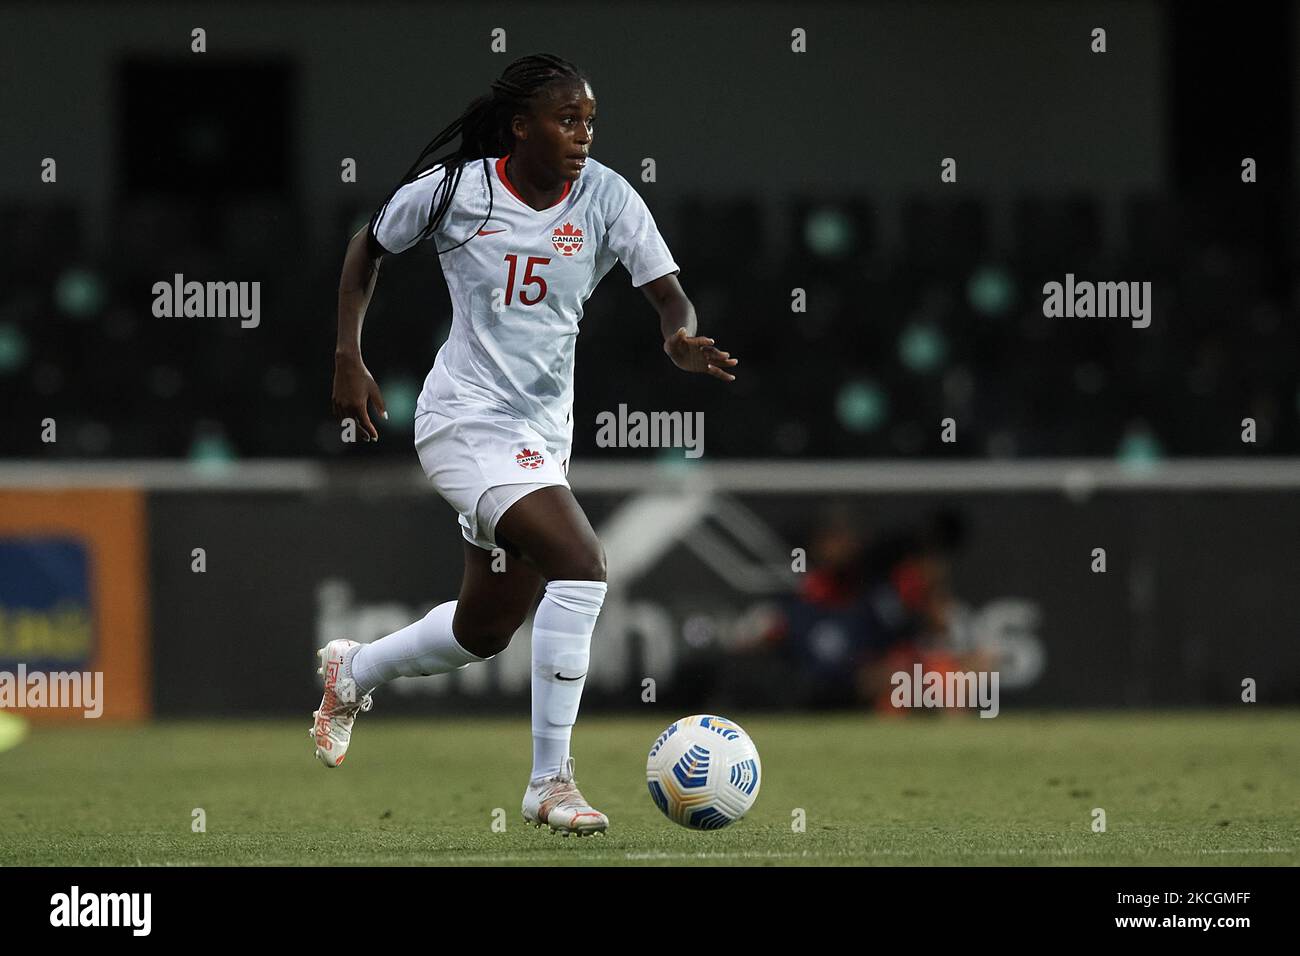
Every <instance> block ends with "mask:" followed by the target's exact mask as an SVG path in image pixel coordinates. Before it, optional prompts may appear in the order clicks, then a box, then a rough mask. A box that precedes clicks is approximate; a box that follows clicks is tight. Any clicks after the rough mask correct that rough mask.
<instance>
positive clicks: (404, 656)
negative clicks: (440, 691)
mask: <svg viewBox="0 0 1300 956" xmlns="http://www.w3.org/2000/svg"><path fill="white" fill-rule="evenodd" d="M455 614H456V602H455V601H448V602H446V603H445V604H439V605H438V606H437V607H435V608H434V609H433V610H432V611H430V612H429V613H428V614H426V615H425V616H424V617H422V618H421V619H420V620H418V621H416V622H415V623H414V624H408V625H406V627H404V628H402V629H401V630H399V631H394V632H393V633H392V634H389V635H387V636H386V637H381V638H380V639H379V640H377V641H373V642H371V643H370V644H363V645H361V647H360V648H358V649H357V651H356V653H354V654H353V655H352V661H351V672H352V679H353V680H355V681H356V682H357V691H358V693H362V694H365V693H369V692H370V691H372V690H374V689H375V688H376V687H378V686H379V685H380V684H386V683H388V682H389V681H390V680H393V679H394V678H397V677H417V676H421V675H427V674H446V673H447V672H448V671H454V670H459V669H460V668H462V667H464V666H465V665H467V664H473V663H475V662H479V661H485V660H489V658H486V657H478V656H477V655H475V654H471V653H470V652H469V651H467V650H465V648H463V647H461V646H460V642H459V641H457V640H456V635H454V634H452V632H451V621H452V618H453V617H454V616H455Z"/></svg>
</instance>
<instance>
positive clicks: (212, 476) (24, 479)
mask: <svg viewBox="0 0 1300 956" xmlns="http://www.w3.org/2000/svg"><path fill="white" fill-rule="evenodd" d="M570 480H571V482H572V484H573V487H574V489H575V490H576V491H578V492H583V491H596V492H600V491H605V492H628V491H653V490H673V489H682V488H690V489H692V490H697V491H703V490H716V491H725V492H749V493H754V494H788V493H791V492H805V493H806V492H872V493H893V494H902V493H908V492H914V493H915V492H943V491H951V492H1015V491H1059V492H1063V493H1066V494H1069V495H1071V496H1077V497H1087V496H1088V495H1089V494H1091V493H1092V492H1094V491H1144V490H1145V491H1209V490H1214V491H1220V490H1222V491H1259V490H1268V489H1274V490H1276V489H1288V490H1289V489H1300V458H1274V459H1263V460H1258V461H1243V460H1242V459H1239V458H1203V459H1184V460H1180V461H1174V462H1165V463H1162V464H1157V465H1151V466H1148V467H1144V468H1135V467H1131V466H1125V465H1120V464H1117V463H1116V462H1114V461H1112V460H1110V459H1090V458H1076V459H1056V460H1048V461H1044V460H1041V459H1039V460H1035V461H996V462H994V461H974V462H910V461H883V462H882V461H874V460H872V461H844V460H831V461H788V462H787V461H779V460H763V459H753V460H735V461H726V462H718V463H710V464H699V463H694V462H687V461H682V462H680V463H670V464H664V463H662V462H633V461H628V462H608V461H606V462H595V461H591V460H589V459H579V460H577V461H575V462H574V463H573V465H572V468H571V474H570ZM76 488H139V489H142V490H146V491H208V490H219V491H253V492H256V491H322V490H327V489H328V490H353V491H357V492H392V491H408V490H429V486H428V482H427V481H426V480H425V478H424V475H423V474H422V473H421V471H420V469H419V466H418V465H416V464H415V463H412V464H410V465H403V464H397V463H393V462H383V463H378V464H366V463H365V462H364V461H357V460H353V461H349V462H346V463H333V462H331V463H325V462H314V461H301V460H290V459H276V460H262V461H255V462H235V463H232V464H230V465H224V466H212V465H205V466H195V465H191V464H189V463H187V462H177V461H103V462H87V463H84V464H82V463H75V462H59V463H51V462H34V461H19V462H7V463H3V464H0V489H9V490H16V489H23V490H33V491H42V490H46V491H53V490H59V489H76Z"/></svg>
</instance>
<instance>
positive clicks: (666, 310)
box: [641, 275, 740, 382]
mask: <svg viewBox="0 0 1300 956" xmlns="http://www.w3.org/2000/svg"><path fill="white" fill-rule="evenodd" d="M641 290H642V291H643V292H644V293H645V297H646V298H647V299H649V300H650V304H651V305H653V306H654V307H655V311H656V312H658V313H659V329H660V331H661V332H663V336H664V351H665V352H666V353H668V357H669V358H670V359H672V360H673V364H674V365H676V366H677V367H678V368H680V369H682V370H684V371H687V372H704V373H705V374H707V375H712V376H713V377H714V378H720V379H722V380H723V381H724V382H734V381H735V380H736V376H734V375H732V374H730V373H728V372H726V371H724V370H723V368H724V366H725V367H726V368H730V367H732V366H734V365H736V364H737V363H738V362H739V361H740V360H739V359H734V358H732V357H731V353H729V352H723V351H721V350H720V349H717V348H715V347H714V343H713V339H711V338H708V337H706V336H703V335H696V334H695V328H696V323H695V306H693V305H691V300H690V299H688V298H686V293H685V292H683V291H682V285H681V283H680V282H678V281H677V276H676V275H666V276H660V277H659V278H658V279H655V280H654V281H653V282H647V283H646V284H645V285H643V286H642V287H641Z"/></svg>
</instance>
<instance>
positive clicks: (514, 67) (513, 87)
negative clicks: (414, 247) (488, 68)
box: [371, 53, 589, 255]
mask: <svg viewBox="0 0 1300 956" xmlns="http://www.w3.org/2000/svg"><path fill="white" fill-rule="evenodd" d="M561 81H562V82H566V83H585V82H589V78H588V77H587V74H586V73H584V72H583V71H582V70H581V69H580V68H579V67H577V66H575V65H574V64H572V63H570V62H569V61H568V60H565V59H563V58H562V57H558V56H554V55H552V54H550V53H536V54H532V55H530V56H525V57H520V58H519V59H517V60H515V61H514V62H513V63H511V64H510V65H509V66H507V67H506V68H505V70H504V71H503V72H502V74H501V76H500V77H499V78H498V79H496V80H493V81H492V92H491V93H489V94H487V95H485V96H480V97H477V98H475V99H474V100H472V101H471V102H470V104H469V105H468V106H466V107H465V111H464V112H463V113H461V114H460V116H459V117H458V118H457V119H456V120H455V121H454V122H453V123H452V124H451V125H449V126H448V127H447V128H446V129H444V130H443V131H442V132H441V133H439V134H438V135H437V136H435V137H434V138H433V140H432V141H431V142H430V143H429V145H428V146H426V147H424V149H423V150H422V151H421V152H420V155H419V156H418V157H417V158H416V160H415V162H414V163H413V164H412V165H411V168H410V169H408V170H407V171H406V175H405V176H403V177H402V181H401V182H400V183H398V184H397V186H396V187H395V188H394V189H393V191H392V192H391V193H389V194H388V199H386V200H385V201H384V205H383V206H381V207H380V210H379V212H377V213H376V214H375V219H378V217H379V215H380V213H382V212H383V209H384V207H386V206H387V205H388V203H389V202H391V201H392V198H393V197H394V196H395V195H397V192H398V190H400V189H401V188H402V187H403V186H405V185H407V184H408V183H411V182H414V181H415V180H416V179H419V178H420V177H421V176H423V175H424V174H425V173H427V172H429V171H430V170H432V169H433V168H434V167H436V166H445V167H446V169H447V171H448V175H447V176H445V177H444V178H443V180H442V182H441V183H439V184H438V187H437V189H436V190H435V191H434V195H433V199H432V201H431V210H430V213H429V222H428V224H427V225H425V227H424V228H423V229H422V230H421V231H420V235H419V236H418V237H417V239H416V241H417V242H419V241H421V240H423V239H426V238H428V237H429V236H430V235H432V234H433V232H434V230H436V229H437V228H438V225H439V224H440V223H441V222H442V220H443V219H444V218H446V216H447V210H448V209H449V208H450V207H451V200H452V196H454V195H455V192H456V188H457V187H458V186H459V185H460V177H461V172H462V170H463V169H464V167H465V165H466V164H467V163H470V162H472V161H474V160H476V159H477V160H480V161H481V162H482V164H483V173H484V177H485V178H486V179H487V183H488V214H487V217H486V218H485V219H484V220H483V223H484V224H486V223H487V221H488V220H489V219H491V218H492V177H491V176H490V175H488V169H487V158H488V157H489V156H505V155H506V154H508V153H509V152H510V151H511V150H512V149H513V148H514V133H512V132H511V130H510V122H511V120H512V119H513V118H514V117H515V115H516V114H518V113H526V112H528V110H529V107H530V104H531V103H532V101H533V99H534V98H535V97H536V96H537V95H538V94H539V93H540V92H541V91H542V90H543V89H545V88H546V87H547V86H549V85H550V84H552V83H557V82H561ZM457 136H459V137H460V145H459V146H458V147H457V148H455V149H454V150H451V151H450V152H447V153H444V154H443V155H441V156H439V155H436V154H437V153H438V151H439V150H441V149H443V148H444V147H446V146H448V145H450V144H451V143H452V142H453V141H454V140H455V139H456V137H457ZM374 225H375V220H371V234H372V235H373V232H374ZM477 232H478V230H477V229H476V230H474V232H471V233H470V234H469V237H468V238H466V239H464V240H462V241H461V242H458V243H457V244H456V245H454V246H452V247H451V248H449V249H439V250H438V255H442V254H443V253H444V252H450V251H451V250H452V249H458V248H460V247H461V246H463V245H464V244H465V243H466V242H469V240H470V239H472V238H473V237H474V236H475V235H476V234H477Z"/></svg>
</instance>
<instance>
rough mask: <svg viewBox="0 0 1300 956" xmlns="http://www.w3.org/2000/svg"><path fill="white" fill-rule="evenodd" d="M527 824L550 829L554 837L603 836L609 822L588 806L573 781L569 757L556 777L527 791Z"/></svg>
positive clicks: (571, 759)
mask: <svg viewBox="0 0 1300 956" xmlns="http://www.w3.org/2000/svg"><path fill="white" fill-rule="evenodd" d="M524 822H525V823H531V824H533V826H536V827H540V826H548V827H550V828H551V832H552V833H563V834H564V835H565V836H566V837H567V836H568V835H569V834H570V833H576V834H577V835H578V836H590V835H591V834H593V833H604V832H605V828H606V827H607V826H609V818H608V817H607V816H605V814H603V813H601V812H600V811H599V810H597V809H595V808H594V807H592V806H591V804H589V803H588V802H587V798H586V797H584V796H583V795H582V793H581V792H580V791H579V790H578V784H577V782H576V781H575V780H574V779H573V758H572V757H570V758H569V759H568V761H567V762H566V763H565V765H564V769H563V770H561V771H560V772H559V773H558V774H557V775H556V776H554V777H548V778H547V779H545V780H539V781H537V782H536V783H530V784H529V785H528V789H527V790H525V791H524Z"/></svg>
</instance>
